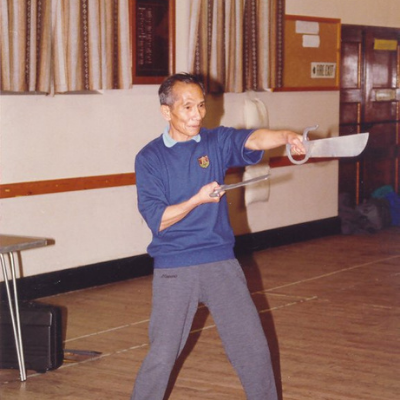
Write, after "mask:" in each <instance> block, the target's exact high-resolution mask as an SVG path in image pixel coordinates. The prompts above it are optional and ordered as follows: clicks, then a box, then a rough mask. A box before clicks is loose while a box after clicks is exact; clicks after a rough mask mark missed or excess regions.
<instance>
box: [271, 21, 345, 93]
mask: <svg viewBox="0 0 400 400" xmlns="http://www.w3.org/2000/svg"><path fill="white" fill-rule="evenodd" d="M282 46H283V51H282V53H283V63H282V69H283V70H282V71H281V73H282V82H283V84H282V87H281V88H280V89H279V90H288V91H289V90H339V78H340V76H339V72H340V71H339V66H340V20H339V19H332V18H314V17H305V16H299V15H286V16H285V21H284V35H283V45H282Z"/></svg>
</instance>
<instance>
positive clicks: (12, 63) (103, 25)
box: [0, 0, 132, 93]
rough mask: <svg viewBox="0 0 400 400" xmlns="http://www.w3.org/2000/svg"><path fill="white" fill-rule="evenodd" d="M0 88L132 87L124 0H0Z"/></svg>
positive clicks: (78, 89)
mask: <svg viewBox="0 0 400 400" xmlns="http://www.w3.org/2000/svg"><path fill="white" fill-rule="evenodd" d="M0 2H1V3H0V24H1V26H0V31H1V38H0V46H1V47H0V54H1V90H3V91H13V92H45V93H50V92H52V91H54V92H55V93H64V92H73V91H84V90H102V89H125V88H129V87H130V86H131V81H132V79H131V53H130V26H129V0H30V1H26V0H0Z"/></svg>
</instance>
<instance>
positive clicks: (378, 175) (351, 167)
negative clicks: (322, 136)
mask: <svg viewBox="0 0 400 400" xmlns="http://www.w3.org/2000/svg"><path fill="white" fill-rule="evenodd" d="M377 40H381V41H382V40H384V41H391V42H386V43H391V44H393V43H394V42H393V41H397V49H396V48H395V49H394V50H381V49H380V48H382V46H379V45H377V42H376V41H377ZM381 43H382V42H381ZM399 43H400V29H391V28H378V27H363V26H351V25H343V26H342V49H341V79H340V82H341V88H340V135H347V134H353V133H360V132H369V133H370V139H369V141H368V145H367V148H366V150H365V151H364V152H363V154H362V155H361V156H360V157H358V158H356V159H344V160H341V161H340V163H339V192H348V193H351V194H352V195H353V196H354V200H355V202H356V203H359V202H360V201H362V200H363V199H364V198H368V197H370V195H371V193H372V192H373V191H374V190H375V189H378V188H379V187H381V186H384V185H391V186H392V187H393V188H394V189H395V191H396V192H398V191H399V151H398V149H399V139H400V134H399V124H400V121H399V114H400V112H399V110H400V107H399V103H400V89H399V88H400V84H399V80H400V78H399V71H400V69H399V58H400V56H399V55H400V47H399Z"/></svg>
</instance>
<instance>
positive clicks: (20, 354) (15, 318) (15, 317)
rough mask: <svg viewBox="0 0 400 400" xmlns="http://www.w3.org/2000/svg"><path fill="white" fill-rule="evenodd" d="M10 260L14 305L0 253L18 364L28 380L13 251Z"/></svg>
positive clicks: (22, 379) (22, 377) (5, 267)
mask: <svg viewBox="0 0 400 400" xmlns="http://www.w3.org/2000/svg"><path fill="white" fill-rule="evenodd" d="M7 254H8V257H9V261H10V269H11V277H12V283H13V291H14V305H13V299H12V296H11V291H10V285H9V279H8V273H7V266H6V262H5V260H4V256H3V254H0V260H1V267H2V269H3V276H4V283H5V285H6V291H7V299H8V306H9V308H10V315H11V323H12V327H13V331H14V339H15V347H16V350H17V358H18V366H19V373H20V378H21V381H22V382H24V381H26V370H25V360H24V350H23V345H22V335H21V321H20V317H19V306H18V294H17V281H16V272H15V262H14V254H13V253H12V252H10V253H7Z"/></svg>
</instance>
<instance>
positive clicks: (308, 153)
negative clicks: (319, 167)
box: [286, 125, 318, 165]
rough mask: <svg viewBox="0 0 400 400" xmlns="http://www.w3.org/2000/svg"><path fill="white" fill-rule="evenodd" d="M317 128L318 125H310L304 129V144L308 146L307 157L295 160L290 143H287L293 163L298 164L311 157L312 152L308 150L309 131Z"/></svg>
mask: <svg viewBox="0 0 400 400" xmlns="http://www.w3.org/2000/svg"><path fill="white" fill-rule="evenodd" d="M315 129H318V125H314V126H309V127H307V128H305V129H304V131H303V145H304V147H305V148H306V154H305V157H304V158H303V159H302V160H295V159H294V158H293V156H292V153H291V151H290V144H287V145H286V152H287V156H288V158H289V160H290V161H291V162H292V164H297V165H299V164H304V163H306V162H307V161H308V159H309V158H310V157H311V153H310V152H309V151H308V146H307V142H308V132H310V131H314V130H315Z"/></svg>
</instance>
